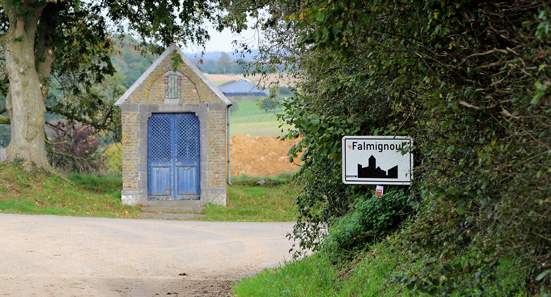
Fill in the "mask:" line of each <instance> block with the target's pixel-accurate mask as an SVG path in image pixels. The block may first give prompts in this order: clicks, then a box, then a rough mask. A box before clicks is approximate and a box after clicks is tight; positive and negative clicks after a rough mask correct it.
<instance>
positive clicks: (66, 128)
mask: <svg viewBox="0 0 551 297" xmlns="http://www.w3.org/2000/svg"><path fill="white" fill-rule="evenodd" d="M50 128H51V130H50V131H51V132H50V139H51V142H50V149H49V152H48V155H49V158H50V162H51V163H52V165H53V166H55V167H57V168H60V169H62V170H64V171H67V172H79V173H82V172H93V171H96V170H98V168H99V167H100V166H101V162H100V158H99V155H98V154H96V152H97V150H98V148H99V141H98V139H97V136H96V130H95V129H94V128H92V127H90V126H87V125H84V124H81V123H71V122H69V121H66V120H62V121H58V122H55V123H52V124H50Z"/></svg>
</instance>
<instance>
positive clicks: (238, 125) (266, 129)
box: [230, 99, 288, 136]
mask: <svg viewBox="0 0 551 297" xmlns="http://www.w3.org/2000/svg"><path fill="white" fill-rule="evenodd" d="M237 105H238V106H239V109H238V110H232V111H231V119H230V120H231V125H230V136H233V135H236V134H242V135H247V134H248V135H251V136H282V135H283V134H284V132H281V129H283V131H287V129H288V126H287V125H285V126H283V127H281V128H279V125H280V123H279V122H278V121H277V117H276V115H275V114H274V113H272V112H266V111H264V110H263V109H260V108H259V107H258V105H257V99H237Z"/></svg>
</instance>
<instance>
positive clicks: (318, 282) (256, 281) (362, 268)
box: [232, 244, 416, 297]
mask: <svg viewBox="0 0 551 297" xmlns="http://www.w3.org/2000/svg"><path fill="white" fill-rule="evenodd" d="M387 247H388V246H385V245H384V244H379V245H377V246H376V247H375V251H372V252H370V253H366V254H364V255H362V256H361V257H360V258H361V260H359V261H357V262H349V263H341V266H335V265H333V264H332V263H330V261H329V260H328V259H327V257H325V256H324V255H323V253H321V254H315V255H313V256H309V257H306V258H304V259H301V260H298V261H294V262H290V263H287V264H286V265H285V266H283V267H279V268H274V269H266V270H264V271H263V272H261V273H260V274H258V275H256V276H255V277H253V278H246V279H243V280H242V281H241V282H239V283H237V284H236V285H235V286H234V287H233V289H232V293H234V294H236V295H237V296H241V297H246V296H266V297H269V296H274V297H275V296H278V297H279V296H305V297H308V296H311V297H318V296H343V297H345V296H366V297H367V296H369V297H375V296H382V297H384V296H389V297H390V296H406V297H407V296H416V294H413V293H411V292H409V291H408V290H407V289H406V288H405V284H402V283H399V282H397V281H396V279H395V278H394V277H393V273H394V271H395V270H399V269H403V267H401V265H402V264H401V263H405V262H407V260H406V258H405V256H404V255H401V254H400V253H392V252H389V251H388V250H387V249H386V248H387Z"/></svg>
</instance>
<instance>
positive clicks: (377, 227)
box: [322, 190, 408, 260]
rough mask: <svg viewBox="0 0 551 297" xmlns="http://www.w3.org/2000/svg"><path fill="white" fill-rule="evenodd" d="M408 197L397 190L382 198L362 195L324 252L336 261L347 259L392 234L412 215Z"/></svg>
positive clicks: (332, 231) (336, 227)
mask: <svg viewBox="0 0 551 297" xmlns="http://www.w3.org/2000/svg"><path fill="white" fill-rule="evenodd" d="M407 205H408V196H407V194H406V193H404V191H401V190H395V191H391V192H388V193H386V194H385V195H384V196H383V197H382V198H380V197H377V196H374V195H372V196H367V197H359V198H357V199H356V201H355V202H354V204H353V205H352V207H351V210H350V211H349V212H348V213H347V214H346V215H345V216H343V217H341V218H339V219H338V220H337V221H336V223H335V224H334V225H333V226H332V227H331V229H330V232H329V235H328V236H327V238H326V239H325V241H324V243H323V248H322V251H324V252H326V253H328V256H329V258H330V259H332V260H338V259H342V258H343V257H345V258H347V257H349V256H351V255H352V254H353V253H354V252H356V251H359V250H362V249H364V248H366V247H367V246H368V245H369V244H371V243H373V242H376V241H377V240H378V239H380V238H382V237H384V236H385V235H387V234H389V233H391V232H392V231H393V230H395V229H396V228H397V227H398V225H399V224H400V223H402V222H403V221H404V220H405V219H406V218H407V215H408V206H407Z"/></svg>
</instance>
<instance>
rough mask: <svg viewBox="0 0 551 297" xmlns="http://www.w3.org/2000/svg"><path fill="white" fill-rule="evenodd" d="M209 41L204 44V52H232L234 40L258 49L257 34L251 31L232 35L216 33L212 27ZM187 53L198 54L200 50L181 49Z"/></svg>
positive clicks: (192, 47)
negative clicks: (245, 42) (244, 42)
mask: <svg viewBox="0 0 551 297" xmlns="http://www.w3.org/2000/svg"><path fill="white" fill-rule="evenodd" d="M208 30H209V35H210V40H209V41H208V42H207V44H206V50H205V52H233V51H234V50H235V49H236V48H235V45H234V44H233V43H232V41H234V40H238V41H241V42H242V41H247V43H249V44H250V45H252V48H258V40H257V39H258V33H257V32H256V31H253V30H245V31H244V32H242V33H241V34H233V33H231V32H230V30H228V29H225V30H224V31H222V32H218V31H216V30H215V29H214V28H212V26H209V29H208ZM182 50H183V51H184V52H188V53H200V52H201V50H202V48H201V47H198V46H196V45H195V46H188V47H185V48H183V49H182Z"/></svg>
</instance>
